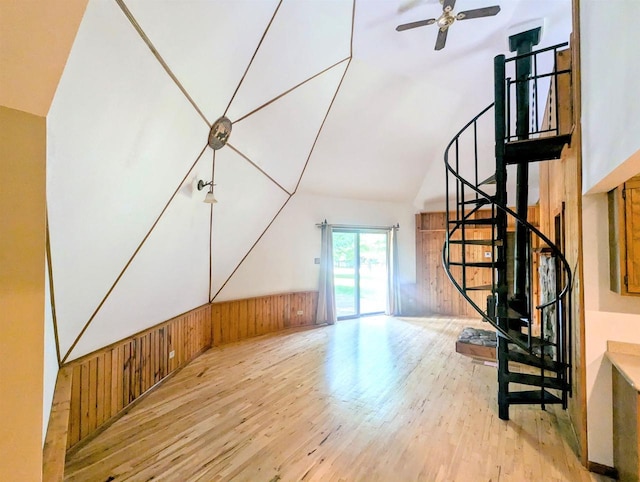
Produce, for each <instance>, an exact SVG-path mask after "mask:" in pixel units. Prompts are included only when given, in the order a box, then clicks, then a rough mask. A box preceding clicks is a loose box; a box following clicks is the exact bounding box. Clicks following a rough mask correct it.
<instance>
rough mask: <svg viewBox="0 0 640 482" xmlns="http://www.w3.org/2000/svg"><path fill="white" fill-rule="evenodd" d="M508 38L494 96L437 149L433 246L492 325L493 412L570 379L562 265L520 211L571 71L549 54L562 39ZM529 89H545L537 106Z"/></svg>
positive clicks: (557, 148)
mask: <svg viewBox="0 0 640 482" xmlns="http://www.w3.org/2000/svg"><path fill="white" fill-rule="evenodd" d="M510 42H512V51H516V52H517V53H516V55H515V56H514V57H512V58H509V59H506V58H505V56H503V55H501V56H498V57H496V58H495V59H494V74H495V103H494V104H492V105H490V106H488V107H487V108H485V109H484V110H483V111H482V112H480V113H479V114H478V115H477V116H476V117H475V118H473V119H472V120H471V121H470V122H469V123H467V125H465V126H464V127H463V128H462V129H461V130H460V131H459V132H458V134H456V136H455V137H454V138H453V139H452V140H451V142H450V143H449V145H448V147H447V149H446V151H445V165H446V176H447V189H448V191H447V226H448V229H447V232H448V233H447V236H446V241H445V245H444V247H443V264H444V267H445V271H446V273H447V275H448V277H449V279H450V280H451V282H452V283H453V284H454V285H455V287H456V288H457V290H458V291H459V292H460V293H461V295H462V296H463V297H464V298H466V300H467V301H468V302H469V303H470V304H471V305H472V306H473V308H474V309H475V310H476V311H477V312H478V313H479V314H480V316H481V317H482V319H483V320H484V321H486V322H488V323H490V324H491V325H492V326H493V327H494V328H495V330H496V332H497V335H498V336H497V347H496V354H497V365H498V412H499V417H500V418H501V419H503V420H508V419H509V407H510V406H511V405H514V404H539V405H540V406H541V407H542V408H543V409H544V408H545V405H547V404H561V405H562V406H563V408H566V407H567V403H568V397H570V396H571V386H572V383H571V382H572V381H571V355H570V354H571V352H572V340H571V333H572V330H571V305H570V303H571V279H572V277H571V270H570V267H569V264H568V263H567V260H566V259H565V257H564V255H563V253H562V252H561V250H560V248H559V247H558V246H556V244H555V243H554V242H552V241H551V240H550V239H549V238H548V237H547V236H545V235H544V234H543V233H542V232H541V231H540V230H539V229H538V228H536V227H535V226H534V225H533V224H532V223H531V222H530V220H529V219H528V218H527V212H528V190H529V186H528V171H529V164H530V163H532V162H536V161H543V160H551V159H559V158H560V154H561V151H562V148H563V146H564V145H565V144H567V143H570V141H571V135H570V134H562V133H560V132H559V131H560V129H559V127H558V126H559V122H558V96H557V85H558V80H559V79H560V78H561V77H562V76H569V78H570V76H571V71H570V69H565V70H561V69H558V68H557V64H556V58H557V52H558V51H559V50H560V49H562V48H564V47H566V45H567V44H566V43H565V44H560V45H556V46H553V47H549V48H546V49H541V50H537V51H533V50H532V46H533V45H535V44H536V43H537V41H536V37H535V35H534V36H533V37H532V36H531V35H529V36H528V37H527V36H526V35H525V36H521V37H519V38H515V39H514V37H511V38H510ZM545 58H547V60H546V61H545V60H544V59H545ZM549 58H551V59H552V60H550V61H549V60H548V59H549ZM545 65H546V66H547V67H548V68H547V69H543V68H542V67H543V66H545ZM565 78H566V77H565ZM547 93H548V96H547ZM538 94H542V95H543V96H545V97H547V99H546V103H545V104H544V105H540V102H539V101H538ZM492 113H493V117H494V131H495V172H491V173H484V174H490V175H489V176H488V178H486V179H483V177H484V176H482V175H481V174H483V173H482V172H480V171H482V165H483V163H481V162H479V161H480V160H481V158H482V155H483V153H482V152H481V150H482V146H483V145H486V142H484V143H483V142H482V139H481V138H480V137H481V136H482V134H483V133H486V131H487V129H486V127H484V128H481V125H483V126H486V125H487V123H490V121H491V119H490V117H491V114H492ZM491 134H492V133H489V135H491ZM463 146H464V147H463ZM485 164H486V163H485ZM491 164H492V166H493V163H491ZM492 169H493V167H492ZM513 171H516V177H517V179H516V189H515V192H512V193H511V198H513V197H515V208H510V207H508V204H509V203H513V201H508V192H507V176H508V174H511V175H513ZM511 185H513V183H511ZM512 190H513V189H512ZM514 195H515V196H514ZM454 199H455V202H454V201H453V200H454ZM478 233H482V235H481V236H479V235H478ZM478 252H480V253H482V256H478ZM539 253H544V256H546V257H547V260H549V264H551V270H552V271H553V277H552V280H551V283H549V284H551V286H550V287H548V288H547V289H546V290H545V293H546V299H542V300H534V299H533V298H534V296H533V292H534V290H533V281H532V280H534V279H535V276H534V272H533V270H534V268H533V265H534V263H533V259H534V257H535V256H539V255H540V254H539ZM553 278H555V279H553ZM479 280H480V281H479ZM485 297H486V304H485V303H484V299H485ZM480 300H482V301H480Z"/></svg>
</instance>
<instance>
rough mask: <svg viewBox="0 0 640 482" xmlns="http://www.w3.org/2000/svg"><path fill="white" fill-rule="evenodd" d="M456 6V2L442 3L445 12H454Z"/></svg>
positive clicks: (454, 0)
mask: <svg viewBox="0 0 640 482" xmlns="http://www.w3.org/2000/svg"><path fill="white" fill-rule="evenodd" d="M455 6H456V0H444V1H443V2H442V10H443V11H445V12H447V11H448V12H450V11H452V10H453V7H455Z"/></svg>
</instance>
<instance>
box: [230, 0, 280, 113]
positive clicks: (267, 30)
mask: <svg viewBox="0 0 640 482" xmlns="http://www.w3.org/2000/svg"><path fill="white" fill-rule="evenodd" d="M280 5H282V0H280V1H279V2H278V6H277V7H276V9H275V10H274V11H273V15H272V16H271V20H269V23H268V24H267V28H265V29H264V32H263V33H262V37H260V41H259V42H258V45H257V46H256V50H255V51H254V52H253V55H252V56H251V60H249V64H248V65H247V68H246V69H245V71H244V74H242V77H241V78H240V82H238V86H237V87H236V90H234V91H233V95H232V96H231V99H229V103H228V104H227V108H226V109H225V110H224V114H222V115H223V117H226V115H227V112H228V111H229V108H230V107H231V104H232V103H233V99H235V98H236V94H237V93H238V91H239V90H240V87H241V86H242V83H243V82H244V78H245V77H246V76H247V73H248V72H249V69H250V68H251V64H253V60H254V59H255V58H256V55H258V51H259V50H260V47H261V46H262V42H263V41H264V39H265V38H266V37H267V32H269V29H270V28H271V24H272V23H273V21H274V20H275V18H276V15H277V14H278V10H280Z"/></svg>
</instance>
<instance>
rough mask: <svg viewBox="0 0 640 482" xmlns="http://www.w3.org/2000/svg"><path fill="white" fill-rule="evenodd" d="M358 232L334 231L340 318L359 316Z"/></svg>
mask: <svg viewBox="0 0 640 482" xmlns="http://www.w3.org/2000/svg"><path fill="white" fill-rule="evenodd" d="M357 251H358V233H354V232H341V231H334V233H333V277H334V286H335V296H336V316H337V317H338V318H341V317H348V316H358V312H359V308H358V297H359V295H358V292H357V291H358V290H357V288H358V283H357V280H356V278H357V275H358V271H357V268H358V263H357V259H358V252H357Z"/></svg>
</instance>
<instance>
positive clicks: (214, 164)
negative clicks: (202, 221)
mask: <svg viewBox="0 0 640 482" xmlns="http://www.w3.org/2000/svg"><path fill="white" fill-rule="evenodd" d="M215 172H216V151H215V150H214V151H213V159H212V162H211V189H213V186H214V185H215V184H213V181H214V176H215ZM212 245H213V204H211V207H210V210H209V290H208V291H207V298H211V279H212V278H213V246H212Z"/></svg>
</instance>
